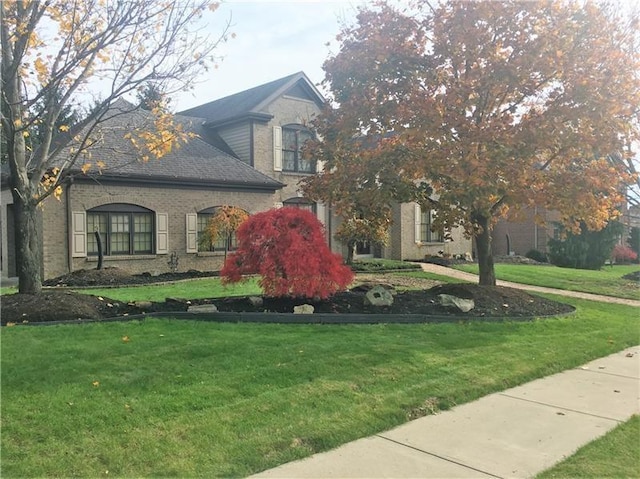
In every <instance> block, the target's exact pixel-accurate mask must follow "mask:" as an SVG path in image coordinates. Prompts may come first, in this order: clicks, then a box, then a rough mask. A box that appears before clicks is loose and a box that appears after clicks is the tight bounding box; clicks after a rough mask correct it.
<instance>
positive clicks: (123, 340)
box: [122, 336, 131, 343]
mask: <svg viewBox="0 0 640 479" xmlns="http://www.w3.org/2000/svg"><path fill="white" fill-rule="evenodd" d="M129 341H131V339H129V336H122V342H123V343H128V342H129Z"/></svg>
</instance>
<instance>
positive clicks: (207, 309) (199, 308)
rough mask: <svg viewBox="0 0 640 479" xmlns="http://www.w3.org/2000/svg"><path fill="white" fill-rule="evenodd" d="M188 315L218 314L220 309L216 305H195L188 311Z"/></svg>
mask: <svg viewBox="0 0 640 479" xmlns="http://www.w3.org/2000/svg"><path fill="white" fill-rule="evenodd" d="M187 312H188V313H217V312H218V308H217V307H216V305H215V304H194V305H193V306H189V308H188V309H187Z"/></svg>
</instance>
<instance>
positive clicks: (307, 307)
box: [293, 304, 315, 314]
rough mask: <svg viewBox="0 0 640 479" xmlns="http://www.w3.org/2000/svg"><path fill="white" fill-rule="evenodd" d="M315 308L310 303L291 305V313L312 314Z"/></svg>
mask: <svg viewBox="0 0 640 479" xmlns="http://www.w3.org/2000/svg"><path fill="white" fill-rule="evenodd" d="M314 311H315V308H314V307H313V306H312V305H311V304H301V305H299V306H294V307H293V314H313V312H314Z"/></svg>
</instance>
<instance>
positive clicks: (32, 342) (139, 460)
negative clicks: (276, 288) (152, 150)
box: [0, 294, 640, 477]
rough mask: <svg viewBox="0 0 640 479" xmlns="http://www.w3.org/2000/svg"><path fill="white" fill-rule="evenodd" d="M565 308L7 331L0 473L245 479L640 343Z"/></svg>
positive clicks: (633, 321) (608, 315) (630, 316)
mask: <svg viewBox="0 0 640 479" xmlns="http://www.w3.org/2000/svg"><path fill="white" fill-rule="evenodd" d="M172 295H174V294H172ZM556 299H560V298H556ZM562 300H563V301H567V302H570V303H571V304H574V305H575V306H576V307H577V312H576V314H575V315H571V316H567V317H561V318H553V319H545V320H538V321H532V322H502V323H479V322H478V323H458V324H434V325H427V324H422V325H390V324H387V325H385V324H381V325H341V326H328V325H295V326H294V325H278V324H231V323H227V324H217V323H208V322H200V321H178V320H167V319H147V320H145V321H131V322H117V323H93V324H83V325H57V326H46V327H23V326H16V327H11V328H4V329H3V330H2V336H1V338H0V340H1V346H2V358H1V361H2V378H1V385H2V404H1V412H2V421H3V425H2V429H3V433H2V437H1V441H2V464H1V468H2V470H1V474H2V477H25V476H26V477H36V476H49V477H52V476H64V477H70V476H81V477H99V476H100V477H107V476H138V477H154V476H182V477H186V476H205V477H214V476H217V477H221V476H222V477H229V476H245V475H248V474H251V473H254V472H257V471H260V470H263V469H267V468H270V467H274V466H276V465H278V464H282V463H285V462H288V461H291V460H294V459H298V458H301V457H305V456H308V455H310V454H313V453H315V452H319V451H323V450H327V449H329V448H332V447H335V446H337V445H339V444H342V443H345V442H348V441H351V440H354V439H356V438H359V437H363V436H368V435H371V434H374V433H376V432H380V431H382V430H386V429H388V428H391V427H393V426H395V425H398V424H401V423H403V422H405V421H407V420H408V419H409V418H411V417H415V415H416V414H420V413H421V411H425V410H426V411H428V410H430V408H433V407H439V408H442V409H444V408H449V407H452V406H454V405H456V404H461V403H465V402H468V401H471V400H474V399H476V398H478V397H481V396H483V395H486V394H488V393H491V392H494V391H498V390H503V389H506V388H508V387H512V386H515V385H517V384H521V383H524V382H526V381H529V380H532V379H534V378H538V377H542V376H545V375H548V374H552V373H555V372H558V371H562V370H565V369H567V368H571V367H576V366H578V365H580V364H583V363H585V362H587V361H589V360H592V359H595V358H598V357H601V356H605V355H608V354H611V353H613V352H615V351H619V350H621V349H624V348H626V347H629V346H632V345H636V344H638V343H639V342H640V328H639V323H638V317H637V310H636V309H634V308H633V307H629V306H622V305H613V304H601V303H597V302H590V301H582V300H574V299H562Z"/></svg>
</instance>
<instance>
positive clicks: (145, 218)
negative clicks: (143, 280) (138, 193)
mask: <svg viewBox="0 0 640 479" xmlns="http://www.w3.org/2000/svg"><path fill="white" fill-rule="evenodd" d="M96 231H97V232H99V233H100V237H101V239H102V248H103V253H104V255H105V256H115V255H133V254H151V253H153V250H154V244H153V243H154V241H153V238H154V231H155V224H154V214H153V212H152V211H151V210H149V209H147V208H143V207H142V206H137V205H130V204H126V203H112V204H108V205H102V206H98V207H96V208H92V209H90V210H88V211H87V254H89V255H97V254H98V240H97V239H96V236H95V232H96Z"/></svg>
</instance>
